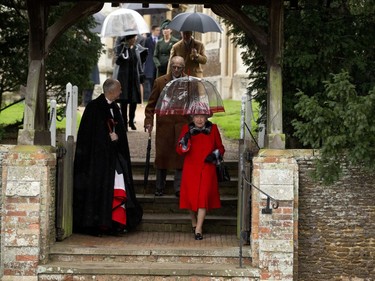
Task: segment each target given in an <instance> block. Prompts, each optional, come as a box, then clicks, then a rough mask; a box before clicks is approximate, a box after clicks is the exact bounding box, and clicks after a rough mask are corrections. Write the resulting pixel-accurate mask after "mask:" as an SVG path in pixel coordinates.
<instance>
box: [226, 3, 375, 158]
mask: <svg viewBox="0 0 375 281" xmlns="http://www.w3.org/2000/svg"><path fill="white" fill-rule="evenodd" d="M294 2H295V1H293V3H294ZM291 3H292V2H289V3H287V4H286V6H285V21H284V22H285V23H284V52H283V61H282V66H283V128H284V133H285V134H286V137H287V147H288V148H302V147H311V142H306V139H302V135H301V134H299V133H296V130H298V128H296V127H294V126H293V124H299V123H298V122H299V121H300V122H312V121H311V120H306V119H304V118H303V117H302V116H301V115H300V113H301V112H303V111H304V110H309V108H305V107H304V106H307V104H306V103H305V104H301V105H299V110H296V108H295V107H296V105H297V103H298V101H299V99H301V98H302V95H301V92H303V93H304V95H305V96H307V97H314V98H315V99H317V100H318V104H322V103H324V101H325V99H326V98H327V95H324V94H321V93H323V92H324V91H325V88H326V82H325V81H329V80H330V79H331V75H334V74H339V73H341V72H342V71H344V72H346V73H348V79H349V80H350V81H351V83H352V84H353V85H354V86H355V89H356V95H357V96H359V97H362V96H363V97H365V96H368V95H369V94H370V93H371V91H372V88H373V87H374V85H375V77H374V73H375V72H374V69H375V45H374V42H375V33H374V32H373V30H374V28H375V13H374V11H375V4H374V2H373V1H364V0H362V1H354V0H353V1H347V0H332V1H319V0H313V1H298V6H291ZM243 10H245V11H246V13H247V14H248V16H249V17H251V18H252V19H253V20H254V21H256V22H257V23H258V25H262V26H263V27H264V29H267V28H268V26H267V20H266V19H267V17H268V14H267V9H265V8H264V7H251V6H244V7H243ZM230 32H231V33H232V34H233V35H234V42H235V43H236V44H238V45H240V46H242V47H244V48H245V49H246V51H245V52H244V53H243V54H242V58H243V59H244V61H245V63H246V64H247V65H248V67H249V68H248V70H249V73H250V75H249V78H250V79H251V83H250V84H249V87H248V92H249V94H250V93H256V94H255V99H256V100H257V101H258V102H259V103H260V104H262V105H263V109H265V106H266V95H265V89H266V84H265V82H266V77H265V61H264V58H263V57H262V56H261V53H260V52H259V50H258V49H257V48H256V46H255V44H254V43H253V42H252V41H251V40H250V38H247V37H246V36H245V35H244V34H243V33H242V32H241V31H240V30H238V28H236V27H233V28H232V29H231V31H230ZM353 110H359V108H354V109H353ZM262 116H263V117H264V116H265V115H264V114H263V115H262ZM293 120H295V121H293ZM321 125H322V126H323V125H324V124H321ZM320 129H321V130H324V129H325V128H320ZM334 134H335V131H332V136H334ZM317 137H318V136H316V137H315V138H317ZM358 145H361V146H363V145H368V143H365V142H362V143H358ZM372 145H374V144H372ZM351 149H352V148H351ZM326 151H327V150H322V151H321V152H322V157H323V155H325V153H326ZM327 156H328V154H327ZM363 164H365V163H363Z"/></svg>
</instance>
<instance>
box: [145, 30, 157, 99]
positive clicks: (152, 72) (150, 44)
mask: <svg viewBox="0 0 375 281" xmlns="http://www.w3.org/2000/svg"><path fill="white" fill-rule="evenodd" d="M159 36H160V27H159V26H157V25H153V26H152V27H151V35H150V36H149V37H147V39H146V42H145V47H146V48H147V49H148V55H147V59H146V62H145V65H144V75H145V82H144V96H143V98H144V100H148V99H149V97H150V94H151V89H152V87H153V85H154V80H155V78H156V66H155V63H154V50H155V45H156V42H157V41H158V40H159Z"/></svg>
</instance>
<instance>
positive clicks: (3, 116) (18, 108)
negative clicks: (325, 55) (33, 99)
mask: <svg viewBox="0 0 375 281" xmlns="http://www.w3.org/2000/svg"><path fill="white" fill-rule="evenodd" d="M23 111H24V103H23V102H20V103H17V104H15V105H13V106H11V107H9V108H7V109H5V110H3V111H1V112H0V126H3V125H8V124H14V123H16V122H17V121H19V122H21V121H22V117H23ZM80 121H81V115H80V114H79V113H78V114H77V128H78V126H79V122H80ZM56 128H57V129H65V118H64V119H63V120H61V121H57V123H56Z"/></svg>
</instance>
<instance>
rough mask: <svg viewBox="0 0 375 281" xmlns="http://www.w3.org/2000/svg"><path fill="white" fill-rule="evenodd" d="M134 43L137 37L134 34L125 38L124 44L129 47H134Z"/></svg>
mask: <svg viewBox="0 0 375 281" xmlns="http://www.w3.org/2000/svg"><path fill="white" fill-rule="evenodd" d="M136 41H137V35H135V34H131V35H126V36H125V42H126V43H127V44H129V45H134V44H135V42H136Z"/></svg>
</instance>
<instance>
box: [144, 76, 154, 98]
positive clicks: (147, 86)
mask: <svg viewBox="0 0 375 281" xmlns="http://www.w3.org/2000/svg"><path fill="white" fill-rule="evenodd" d="M154 80H155V79H154V78H146V79H145V82H144V83H143V101H148V99H149V98H150V96H151V93H152V88H153V87H154Z"/></svg>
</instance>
